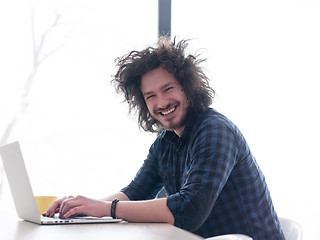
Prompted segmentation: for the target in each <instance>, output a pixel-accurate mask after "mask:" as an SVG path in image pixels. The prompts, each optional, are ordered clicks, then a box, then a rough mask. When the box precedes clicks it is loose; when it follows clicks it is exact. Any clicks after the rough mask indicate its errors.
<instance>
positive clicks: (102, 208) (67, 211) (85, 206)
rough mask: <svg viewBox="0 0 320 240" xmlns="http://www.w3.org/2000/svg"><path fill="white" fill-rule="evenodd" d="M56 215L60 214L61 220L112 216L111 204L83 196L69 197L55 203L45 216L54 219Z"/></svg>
mask: <svg viewBox="0 0 320 240" xmlns="http://www.w3.org/2000/svg"><path fill="white" fill-rule="evenodd" d="M55 213H59V217H60V218H69V217H72V216H76V215H88V216H93V217H103V216H110V203H108V202H105V201H101V200H94V199H91V198H87V197H83V196H76V197H73V196H68V197H63V198H61V199H58V200H56V201H54V202H53V203H52V204H51V206H50V207H49V208H48V210H47V212H45V213H43V216H47V217H53V216H54V214H55Z"/></svg>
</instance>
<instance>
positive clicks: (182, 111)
mask: <svg viewBox="0 0 320 240" xmlns="http://www.w3.org/2000/svg"><path fill="white" fill-rule="evenodd" d="M140 89H141V92H142V94H143V97H144V100H145V102H146V104H147V107H148V110H149V112H150V114H151V116H152V117H153V118H155V119H156V120H158V121H159V122H160V123H161V124H162V125H163V126H164V128H165V129H168V130H174V131H175V133H176V134H177V135H178V136H181V134H182V132H183V129H184V127H185V119H186V115H187V110H188V103H187V96H186V95H185V93H184V91H183V88H182V87H181V85H180V83H179V81H178V80H177V79H176V78H175V77H174V75H173V74H172V73H169V72H168V71H166V70H165V69H164V68H163V67H159V68H156V69H155V70H152V71H150V72H148V73H146V74H144V75H143V76H142V78H141V86H140Z"/></svg>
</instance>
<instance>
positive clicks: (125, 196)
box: [101, 192, 130, 201]
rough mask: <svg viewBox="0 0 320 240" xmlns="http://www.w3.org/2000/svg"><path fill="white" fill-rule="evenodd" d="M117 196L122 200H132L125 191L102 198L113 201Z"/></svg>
mask: <svg viewBox="0 0 320 240" xmlns="http://www.w3.org/2000/svg"><path fill="white" fill-rule="evenodd" d="M115 198H117V199H119V200H120V201H130V199H129V198H128V196H127V195H126V194H124V193H123V192H118V193H115V194H113V195H110V196H107V197H105V198H103V199H101V200H102V201H112V200H113V199H115Z"/></svg>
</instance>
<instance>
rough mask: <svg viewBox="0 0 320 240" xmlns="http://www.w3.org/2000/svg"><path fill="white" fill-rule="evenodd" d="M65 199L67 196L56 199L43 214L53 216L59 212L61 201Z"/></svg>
mask: <svg viewBox="0 0 320 240" xmlns="http://www.w3.org/2000/svg"><path fill="white" fill-rule="evenodd" d="M64 199H65V197H63V198H60V199H58V200H56V201H54V202H53V203H52V204H51V205H50V206H49V208H48V210H47V211H46V212H45V213H44V214H43V215H44V216H47V217H53V216H54V214H55V213H57V211H58V209H59V207H60V204H61V202H63V200H64Z"/></svg>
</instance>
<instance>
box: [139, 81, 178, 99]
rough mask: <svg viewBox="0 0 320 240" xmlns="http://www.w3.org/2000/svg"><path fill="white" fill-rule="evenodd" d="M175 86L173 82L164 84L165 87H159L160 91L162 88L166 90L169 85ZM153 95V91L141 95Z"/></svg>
mask: <svg viewBox="0 0 320 240" xmlns="http://www.w3.org/2000/svg"><path fill="white" fill-rule="evenodd" d="M175 84H176V83H174V82H169V83H166V84H165V85H163V86H161V87H160V90H163V89H164V88H166V87H168V86H170V85H175ZM153 93H154V91H149V92H145V93H144V94H143V96H146V95H150V94H153Z"/></svg>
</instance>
